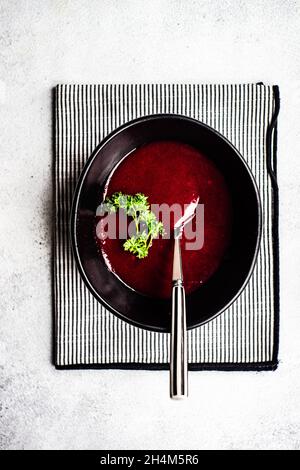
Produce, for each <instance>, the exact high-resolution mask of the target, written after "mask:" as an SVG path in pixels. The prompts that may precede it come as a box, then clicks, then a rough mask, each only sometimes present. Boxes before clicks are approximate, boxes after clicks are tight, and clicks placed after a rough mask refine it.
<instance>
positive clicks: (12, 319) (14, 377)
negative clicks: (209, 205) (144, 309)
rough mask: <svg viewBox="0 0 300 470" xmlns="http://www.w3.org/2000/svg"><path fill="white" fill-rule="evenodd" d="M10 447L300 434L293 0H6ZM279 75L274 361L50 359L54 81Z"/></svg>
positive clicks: (1, 8)
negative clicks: (201, 365)
mask: <svg viewBox="0 0 300 470" xmlns="http://www.w3.org/2000/svg"><path fill="white" fill-rule="evenodd" d="M0 18H1V21H0V57H1V59H0V69H1V73H0V135H1V137H0V158H1V171H0V221H1V225H0V226H1V230H0V273H1V276H0V312H1V320H0V325H1V327H0V328H1V347H0V367H1V369H0V370H1V381H0V393H1V408H0V418H1V428H0V433H1V447H3V448H10V449H13V448H17V449H21V448H25V449H29V448H33V449H45V448H52V449H61V448H67V449H72V448H84V449H88V448H97V449H101V448H111V449H113V448H123V449H125V448H141V449H147V448H152V449H153V448H166V449H168V448H169V449H172V448H177V449H187V448H189V449H193V448H195V449H199V448H205V449H209V448H219V449H220V448H226V449H231V448H234V449H238V448H258V449H261V448H268V449H271V448H283V449H286V448H298V449H299V448H300V374H299V365H300V346H299V327H300V289H299V269H297V268H299V264H300V254H299V235H300V225H299V223H300V219H299V202H300V201H299V196H300V188H299V170H300V158H299V133H300V131H299V129H300V128H299V122H300V102H299V101H300V88H299V77H300V57H299V39H300V36H299V28H300V2H299V0H298V1H292V0H289V1H287V0H286V1H283V0H260V1H259V0H248V1H238V0H232V1H227V0H211V1H207V0H205V1H202V0H198V1H191V0H182V1H164V0H162V1H156V0H151V1H146V0H140V1H126V0H119V1H117V0H115V1H101V0H100V1H94V0H89V1H76V0H75V1H57V0H52V1H50V0H43V1H41V0H39V1H37V0H30V1H29V0H28V1H24V0H18V1H16V0H0ZM151 81H154V82H157V81H158V82H160V81H162V82H169V81H170V82H173V81H175V82H176V81H187V82H256V81H265V82H266V83H278V84H279V85H280V86H281V95H282V110H281V115H280V127H279V155H278V158H279V179H280V189H281V192H280V197H281V207H280V210H281V223H280V237H281V347H280V358H281V363H280V367H279V369H278V371H276V372H274V373H272V372H266V373H220V372H218V373H212V372H201V373H192V374H190V389H191V394H190V398H189V400H188V401H186V402H172V401H170V400H169V398H168V374H167V373H166V372H140V371H135V372H134V371H132V372H130V371H129V372H128V371H118V370H112V371H95V370H94V371H92V370H91V371H56V370H55V369H54V367H53V366H52V365H51V362H50V358H51V336H52V319H51V314H52V313H51V290H50V264H51V250H50V247H51V233H52V222H53V219H52V209H51V207H52V206H51V204H52V201H51V199H52V184H51V171H52V160H53V154H52V122H51V88H52V87H53V86H54V85H55V84H56V83H58V82H73V83H77V82H78V83H80V82H81V83H97V82H151Z"/></svg>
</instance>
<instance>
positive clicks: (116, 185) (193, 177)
mask: <svg viewBox="0 0 300 470" xmlns="http://www.w3.org/2000/svg"><path fill="white" fill-rule="evenodd" d="M119 191H121V192H122V193H125V194H132V195H133V194H135V193H143V194H145V195H146V196H148V201H149V203H150V204H151V206H152V205H153V204H159V205H161V204H163V203H164V204H167V205H168V206H172V205H173V204H180V206H181V208H182V210H184V208H186V207H187V206H188V205H190V204H192V205H195V204H196V203H197V202H198V203H200V204H203V205H204V237H202V236H201V234H200V233H199V231H201V230H202V228H203V224H202V223H201V220H202V221H203V217H202V219H201V220H200V218H201V217H200V218H199V217H198V216H197V217H194V218H193V220H192V221H190V222H188V223H187V225H186V226H185V228H184V230H183V234H182V240H181V251H182V267H183V276H184V286H185V290H186V293H190V292H192V291H194V290H196V289H197V288H198V287H200V286H201V284H203V283H205V282H206V281H207V280H208V279H209V278H210V277H211V276H212V275H213V273H214V272H215V271H216V270H217V269H218V266H219V265H220V263H221V261H222V258H223V256H224V254H225V251H226V248H227V246H228V242H229V238H230V226H231V221H230V218H231V203H230V195H229V191H228V188H227V185H226V182H225V180H224V177H223V176H222V174H221V173H220V171H219V170H218V169H217V168H216V166H215V165H214V163H213V162H212V161H211V160H209V159H208V158H207V157H206V156H205V155H203V154H202V153H200V152H199V151H198V150H197V149H195V148H193V147H191V146H189V145H186V144H183V143H180V142H175V141H174V142H173V141H162V142H153V143H151V144H147V145H145V146H143V147H140V148H138V149H137V150H135V151H134V152H132V153H131V154H130V155H128V156H127V157H126V158H124V159H123V160H122V161H121V163H120V164H119V165H118V166H117V167H116V168H115V170H114V171H113V173H112V174H111V176H110V178H109V180H108V183H107V185H106V189H105V194H104V197H106V196H111V195H112V194H113V193H115V192H119ZM160 219H161V215H160ZM177 219H178V217H177V218H176V215H175V218H174V220H172V219H171V226H170V227H166V226H165V228H166V229H167V231H169V230H170V233H173V228H174V222H176V220H177ZM96 240H97V244H98V247H99V250H100V252H101V253H102V255H103V257H104V259H105V261H106V264H107V266H108V268H109V269H110V270H112V271H113V272H114V273H115V274H116V275H117V276H118V277H119V278H120V279H121V280H122V281H123V282H125V283H126V284H127V285H128V286H130V287H131V288H133V289H135V290H137V291H139V292H141V293H143V294H145V295H149V296H153V297H161V298H168V297H170V295H171V291H172V262H173V244H174V241H173V239H172V238H171V239H170V238H169V239H166V238H161V237H160V238H159V239H155V240H153V245H152V247H151V248H150V250H149V254H148V256H147V257H146V258H143V259H138V258H137V257H136V256H134V255H133V254H130V253H129V252H126V251H124V249H123V243H124V239H123V240H122V239H119V238H117V239H112V238H106V239H105V240H101V239H99V238H97V237H96ZM196 240H198V242H197V243H194V247H196V248H197V246H200V245H201V244H202V242H201V240H203V241H204V243H203V246H202V247H200V249H199V248H197V249H188V242H189V248H191V247H192V242H193V241H196Z"/></svg>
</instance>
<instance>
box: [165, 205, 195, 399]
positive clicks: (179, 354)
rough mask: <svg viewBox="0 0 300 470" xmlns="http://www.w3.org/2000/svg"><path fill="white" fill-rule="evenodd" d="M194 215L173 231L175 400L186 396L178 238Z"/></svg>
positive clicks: (172, 370)
mask: <svg viewBox="0 0 300 470" xmlns="http://www.w3.org/2000/svg"><path fill="white" fill-rule="evenodd" d="M194 215H195V212H194V211H193V213H192V214H190V215H188V217H187V218H186V219H185V220H182V219H181V220H180V221H179V223H177V224H176V226H175V229H174V254H173V274H172V282H173V288H172V328H171V360H170V397H171V398H173V399H177V400H178V399H182V398H186V397H187V396H188V358H187V331H186V307H185V290H184V286H183V274H182V261H181V249H180V238H181V233H182V231H183V227H184V225H186V224H187V222H190V221H191V220H192V218H193V217H194Z"/></svg>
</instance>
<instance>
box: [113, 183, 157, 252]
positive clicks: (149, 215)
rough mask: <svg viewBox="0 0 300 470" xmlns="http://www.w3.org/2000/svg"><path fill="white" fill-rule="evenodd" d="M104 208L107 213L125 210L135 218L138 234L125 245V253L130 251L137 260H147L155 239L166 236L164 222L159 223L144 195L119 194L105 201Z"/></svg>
mask: <svg viewBox="0 0 300 470" xmlns="http://www.w3.org/2000/svg"><path fill="white" fill-rule="evenodd" d="M104 206H105V209H106V211H107V212H117V210H119V209H123V210H124V211H125V213H126V214H127V215H128V216H129V217H132V218H133V220H134V223H135V232H136V233H135V235H132V236H131V237H130V238H128V239H127V240H126V241H125V242H124V243H123V247H124V250H125V251H129V252H130V253H132V254H134V255H135V256H137V258H140V259H142V258H146V256H148V253H149V248H150V247H151V246H152V241H153V239H154V238H157V237H158V236H159V235H160V234H161V235H163V234H164V226H163V224H162V222H159V221H158V220H157V218H156V215H155V214H154V212H152V211H151V210H150V204H149V202H148V197H147V196H145V195H144V194H142V193H137V194H134V195H133V196H132V195H130V194H123V193H122V192H117V193H114V194H113V195H112V196H110V197H107V198H106V199H105V201H104Z"/></svg>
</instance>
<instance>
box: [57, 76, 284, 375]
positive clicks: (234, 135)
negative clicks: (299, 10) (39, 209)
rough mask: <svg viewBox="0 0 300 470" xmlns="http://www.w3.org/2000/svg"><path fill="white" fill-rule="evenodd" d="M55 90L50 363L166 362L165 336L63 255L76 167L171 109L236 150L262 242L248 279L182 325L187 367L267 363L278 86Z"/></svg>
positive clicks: (274, 321) (273, 360)
mask: <svg viewBox="0 0 300 470" xmlns="http://www.w3.org/2000/svg"><path fill="white" fill-rule="evenodd" d="M55 95H56V96H55V120H56V128H55V133H56V154H55V205H56V221H55V223H56V226H55V248H54V309H55V312H54V313H55V358H54V362H55V365H56V366H57V367H70V366H71V367H75V366H77V367H78V366H79V367H81V366H82V367H84V366H85V367H93V366H94V367H120V368H126V367H127V368H145V369H146V368H153V369H155V368H167V367H168V361H169V346H168V345H169V335H168V334H166V333H156V332H150V331H146V330H142V329H139V328H137V327H134V326H131V325H129V324H127V323H125V322H124V321H122V320H120V319H119V318H117V317H115V316H114V315H113V314H111V313H110V312H109V311H107V310H106V309H105V308H104V307H103V306H102V305H101V304H100V303H98V302H97V301H96V300H95V299H94V298H93V296H92V295H91V294H90V292H89V291H88V290H87V288H86V287H85V285H84V283H83V281H82V280H81V278H80V275H79V273H78V271H77V268H76V265H75V261H74V258H73V255H72V251H71V243H70V239H69V215H70V208H71V200H72V195H73V191H74V187H75V184H76V181H77V179H78V177H79V174H80V171H81V170H82V168H83V166H84V164H85V162H86V160H87V159H88V157H89V156H90V155H91V153H92V152H93V150H94V149H95V147H96V146H97V145H98V144H99V142H100V141H101V140H102V139H103V138H104V137H105V136H106V135H107V134H108V133H110V132H111V131H112V130H114V129H115V128H116V127H118V126H120V125H121V124H124V123H125V122H127V121H129V120H131V119H134V118H137V117H139V116H144V115H148V114H156V113H178V114H183V115H186V116H190V117H192V118H195V119H199V120H200V121H202V122H204V123H206V124H208V125H209V126H212V127H213V128H215V129H216V130H217V131H219V132H220V133H221V134H223V135H224V136H225V137H227V139H229V140H230V141H231V142H232V143H233V145H234V146H235V147H237V149H238V150H239V151H240V153H241V154H242V156H243V157H244V158H245V160H246V161H247V163H248V164H249V166H250V168H251V170H252V172H253V174H254V176H255V178H256V182H257V185H258V187H259V191H260V196H261V201H262V208H263V234H262V241H261V247H260V252H259V255H258V260H257V264H256V267H255V269H254V271H253V274H252V276H251V278H250V281H249V283H248V284H247V286H246V288H245V289H244V291H243V292H242V294H241V295H240V296H239V297H238V299H237V300H236V301H235V302H234V303H233V304H232V305H231V306H230V307H229V308H228V309H227V310H225V311H224V312H223V313H222V314H221V315H219V316H218V317H217V318H215V319H214V320H212V321H211V322H209V323H207V324H205V325H203V326H201V327H199V328H195V329H193V330H191V331H189V333H188V335H189V338H188V339H189V342H188V344H189V350H188V356H189V364H190V368H191V369H220V370H235V369H237V370H266V369H275V368H276V366H277V353H278V336H279V332H278V329H279V293H278V290H279V286H278V284H279V280H278V276H279V272H278V270H279V266H278V188H277V182H276V139H277V115H278V111H279V91H278V87H277V86H265V85H263V84H262V83H259V84H245V85H198V84H186V85H185V84H180V85H179V84H173V85H165V84H163V85H162V84H158V85H157V84H155V85H145V84H143V85H136V84H134V85H58V86H57V87H56V90H55Z"/></svg>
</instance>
